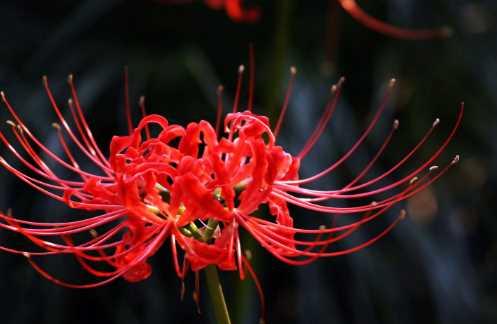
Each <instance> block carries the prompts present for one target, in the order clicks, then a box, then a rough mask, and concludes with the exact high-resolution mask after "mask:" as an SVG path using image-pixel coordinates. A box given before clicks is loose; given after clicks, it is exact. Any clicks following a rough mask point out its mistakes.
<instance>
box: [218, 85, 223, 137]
mask: <svg viewBox="0 0 497 324" xmlns="http://www.w3.org/2000/svg"><path fill="white" fill-rule="evenodd" d="M223 91H224V87H223V86H222V85H219V86H218V87H217V91H216V95H217V109H216V134H217V135H218V136H219V135H220V134H219V131H220V128H221V118H222V116H223Z"/></svg>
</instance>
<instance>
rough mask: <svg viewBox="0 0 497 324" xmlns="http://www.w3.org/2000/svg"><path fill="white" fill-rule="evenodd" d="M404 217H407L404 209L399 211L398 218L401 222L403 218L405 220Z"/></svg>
mask: <svg viewBox="0 0 497 324" xmlns="http://www.w3.org/2000/svg"><path fill="white" fill-rule="evenodd" d="M406 216H407V212H406V210H405V209H402V210H401V211H400V214H399V218H400V219H402V220H403V219H405V218H406Z"/></svg>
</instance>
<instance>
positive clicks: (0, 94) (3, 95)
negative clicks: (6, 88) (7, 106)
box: [0, 91, 6, 100]
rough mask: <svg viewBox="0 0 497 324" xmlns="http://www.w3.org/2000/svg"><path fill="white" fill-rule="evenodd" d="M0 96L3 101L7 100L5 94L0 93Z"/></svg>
mask: <svg viewBox="0 0 497 324" xmlns="http://www.w3.org/2000/svg"><path fill="white" fill-rule="evenodd" d="M0 96H1V97H2V99H3V100H6V99H5V92H3V91H0Z"/></svg>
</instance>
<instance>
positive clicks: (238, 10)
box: [156, 0, 261, 23]
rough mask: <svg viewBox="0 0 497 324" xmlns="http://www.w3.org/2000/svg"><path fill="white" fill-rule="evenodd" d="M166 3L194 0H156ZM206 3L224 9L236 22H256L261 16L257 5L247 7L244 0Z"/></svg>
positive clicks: (213, 7) (181, 2) (209, 1)
mask: <svg viewBox="0 0 497 324" xmlns="http://www.w3.org/2000/svg"><path fill="white" fill-rule="evenodd" d="M156 1H158V2H161V3H166V4H183V3H191V2H193V0H156ZM203 1H204V3H205V5H206V6H208V7H209V8H211V9H214V10H224V11H226V14H227V15H228V17H230V19H231V20H233V21H235V22H240V23H254V22H257V21H258V20H259V18H260V17H261V11H260V10H259V8H257V7H249V8H247V7H245V6H244V5H243V2H244V1H243V0H203Z"/></svg>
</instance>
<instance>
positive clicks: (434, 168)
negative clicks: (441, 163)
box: [428, 165, 438, 172]
mask: <svg viewBox="0 0 497 324" xmlns="http://www.w3.org/2000/svg"><path fill="white" fill-rule="evenodd" d="M437 169H438V165H433V166H431V167H430V168H429V169H428V171H429V172H432V171H435V170H437Z"/></svg>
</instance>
